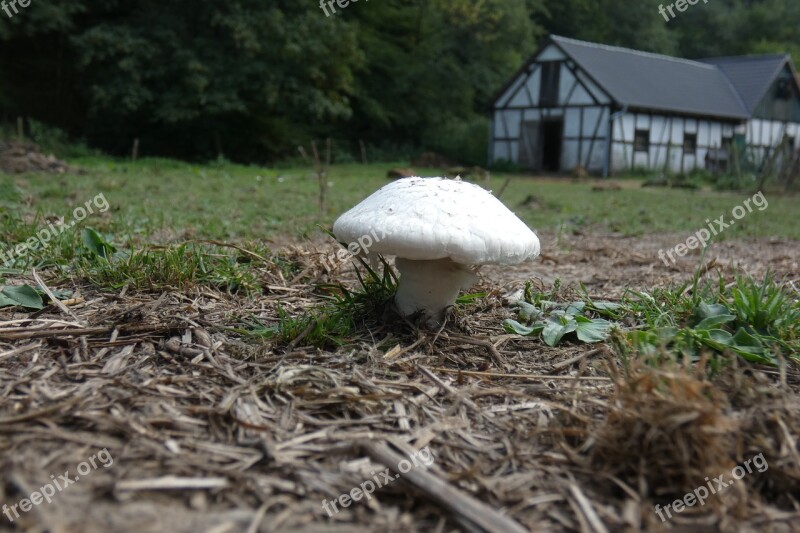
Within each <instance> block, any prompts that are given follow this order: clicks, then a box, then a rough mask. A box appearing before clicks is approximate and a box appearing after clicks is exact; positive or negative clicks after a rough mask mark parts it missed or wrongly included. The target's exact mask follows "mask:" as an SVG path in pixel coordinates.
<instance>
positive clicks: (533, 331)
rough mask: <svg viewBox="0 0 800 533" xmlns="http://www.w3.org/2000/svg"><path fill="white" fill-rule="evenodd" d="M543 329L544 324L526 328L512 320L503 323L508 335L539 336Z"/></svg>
mask: <svg viewBox="0 0 800 533" xmlns="http://www.w3.org/2000/svg"><path fill="white" fill-rule="evenodd" d="M543 327H544V326H543V325H542V324H534V325H533V326H525V325H522V324H520V323H519V322H517V321H516V320H511V319H508V320H504V321H503V329H505V330H506V332H507V333H516V334H517V335H538V334H539V333H540V332H541V331H542V328H543Z"/></svg>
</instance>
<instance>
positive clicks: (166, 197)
mask: <svg viewBox="0 0 800 533" xmlns="http://www.w3.org/2000/svg"><path fill="white" fill-rule="evenodd" d="M73 163H74V164H75V165H77V166H80V167H82V168H84V169H85V171H86V172H85V174H81V175H62V176H49V175H41V176H37V175H28V176H19V177H11V176H0V205H2V206H3V207H4V208H5V209H7V210H10V211H11V212H12V213H14V212H16V213H18V214H20V215H22V216H23V220H25V221H29V222H30V221H31V220H32V217H33V216H34V215H35V214H36V213H41V214H44V215H47V216H51V215H56V216H65V217H67V218H69V217H70V213H71V212H72V210H73V209H74V208H75V207H76V206H78V205H81V204H83V203H84V202H85V201H86V200H89V199H91V198H93V197H94V196H95V195H97V194H100V193H103V194H104V195H105V197H106V198H107V199H108V201H109V202H110V204H111V206H112V208H111V216H106V217H96V218H95V219H90V220H88V221H87V224H91V225H92V226H94V227H96V228H97V229H98V230H100V231H102V232H104V233H107V234H108V235H109V236H110V237H111V238H112V240H114V241H115V242H117V243H126V242H128V241H131V240H132V242H134V243H137V244H145V243H147V244H154V243H160V244H163V243H166V242H170V241H176V240H177V241H179V240H182V239H184V238H186V237H193V238H205V239H217V240H228V241H242V240H257V239H275V238H287V237H289V238H302V237H304V236H308V235H309V234H311V233H313V232H315V231H316V225H317V224H323V225H330V224H331V223H332V222H333V220H334V219H335V217H336V216H338V214H340V213H342V212H343V211H344V210H346V209H348V208H349V207H351V206H353V205H355V204H356V203H357V202H358V201H360V200H361V199H363V198H364V197H366V196H367V195H368V194H370V193H371V192H372V191H374V190H376V189H378V188H379V187H381V186H382V185H384V184H385V183H387V180H386V179H385V177H384V176H385V174H386V170H387V169H388V168H390V167H391V166H390V165H384V164H372V165H340V166H334V167H333V168H332V169H331V171H330V175H329V177H328V181H329V184H330V189H329V192H328V209H327V212H326V213H324V214H321V213H320V212H319V210H318V208H317V195H318V185H317V181H316V178H315V176H314V175H313V172H312V171H311V169H309V168H281V169H265V168H257V167H245V166H238V165H233V164H220V165H205V166H199V165H191V164H187V163H181V162H177V161H170V160H144V161H140V162H137V163H131V162H127V161H114V160H110V159H82V160H76V161H74V162H73ZM417 171H418V172H419V173H420V174H422V175H438V174H439V173H440V171H438V170H436V169H417ZM508 177H511V182H510V184H509V186H508V187H507V189H506V190H505V191H504V192H503V195H502V200H503V201H504V202H505V203H506V204H507V205H508V206H509V207H510V208H511V209H512V210H514V211H515V212H516V213H517V214H518V215H519V216H520V217H521V218H522V219H523V220H525V222H527V223H528V224H529V225H530V226H531V227H532V228H533V229H534V230H538V231H541V230H563V231H568V232H569V231H572V230H574V229H581V228H586V227H595V228H602V229H603V230H606V231H613V232H619V233H622V234H624V235H648V234H653V233H662V232H671V233H676V232H677V233H681V232H687V233H688V232H695V231H697V230H698V229H700V228H702V227H705V226H706V225H707V223H706V220H708V219H711V220H713V219H716V218H717V217H719V216H721V215H726V218H730V213H731V209H733V208H734V207H735V206H737V205H739V204H740V203H742V202H743V201H744V200H745V199H747V198H748V197H749V196H750V194H747V193H719V192H712V191H697V190H685V189H664V188H640V187H639V186H638V185H639V184H640V182H639V181H635V180H624V181H622V182H620V183H621V184H622V188H621V189H619V190H599V191H598V190H593V189H594V188H595V186H596V185H597V182H596V181H586V182H581V183H573V182H572V180H571V179H569V178H558V179H544V180H542V179H534V178H529V177H522V176H507V175H495V176H493V177H492V179H491V182H490V183H489V184H488V185H487V186H488V188H490V189H493V190H499V189H500V188H501V187H502V186H503V183H504V181H505V180H506V178H508ZM766 198H767V200H768V202H769V207H768V208H767V209H766V210H764V211H759V210H757V209H756V210H754V211H753V212H752V213H751V214H748V215H747V216H746V217H745V218H744V219H743V220H741V221H739V222H738V223H737V224H736V225H735V226H732V227H731V228H729V229H728V230H726V231H725V233H723V234H722V235H721V236H720V238H721V239H730V238H736V237H757V238H769V237H786V238H792V239H800V208H798V198H797V197H796V196H785V195H783V194H780V193H770V192H767V193H766ZM2 224H3V225H2V226H0V237H5V238H8V237H12V238H11V241H13V240H14V239H16V240H17V242H21V241H22V240H24V238H25V236H26V231H25V228H24V226H20V225H16V226H15V225H14V223H13V222H12V221H10V220H9V218H8V217H3V219H2ZM28 229H29V230H34V229H36V226H35V224H34V225H33V226H30V227H29V228H28ZM12 243H13V242H8V241H7V245H8V244H12Z"/></svg>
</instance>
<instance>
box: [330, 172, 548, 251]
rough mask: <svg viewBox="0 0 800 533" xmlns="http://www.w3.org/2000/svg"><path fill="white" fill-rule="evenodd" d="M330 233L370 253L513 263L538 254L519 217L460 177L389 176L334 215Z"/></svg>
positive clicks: (537, 242)
mask: <svg viewBox="0 0 800 533" xmlns="http://www.w3.org/2000/svg"><path fill="white" fill-rule="evenodd" d="M333 234H334V235H335V236H336V238H337V239H339V240H340V241H343V242H347V243H351V242H363V243H364V244H362V247H364V248H366V250H365V251H366V252H367V253H368V254H370V255H371V254H383V255H395V256H397V257H402V258H405V259H411V260H415V261H422V260H434V259H444V258H450V259H451V260H452V261H454V262H456V263H461V264H464V265H482V264H492V263H494V264H515V263H520V262H522V261H525V260H526V259H530V258H533V257H536V256H537V255H539V239H538V238H537V237H536V234H535V233H533V232H532V231H531V230H530V229H529V228H528V226H526V225H525V223H524V222H522V220H520V219H519V218H518V217H517V216H516V215H515V214H514V213H512V212H511V211H509V209H508V208H507V207H506V206H504V205H503V204H502V202H500V200H498V199H497V198H495V197H494V196H493V195H492V194H491V193H490V192H489V191H487V190H486V189H484V188H482V187H479V186H478V185H474V184H472V183H467V182H465V181H461V180H460V179H455V180H451V179H445V178H418V177H413V178H405V179H401V180H398V181H395V182H392V183H390V184H388V185H386V186H385V187H382V188H381V189H379V190H377V191H376V192H374V193H373V194H372V195H370V196H369V197H368V198H366V199H365V200H364V201H362V202H361V203H360V204H358V205H356V206H355V207H353V208H352V209H350V210H349V211H347V212H346V213H344V214H343V215H342V216H340V217H339V218H338V220H336V222H335V223H334V225H333ZM367 235H371V236H372V237H371V238H370V239H369V240H371V241H373V242H372V244H370V245H366V242H369V240H366V239H365V237H366V236H367ZM359 239H362V240H361V241H359Z"/></svg>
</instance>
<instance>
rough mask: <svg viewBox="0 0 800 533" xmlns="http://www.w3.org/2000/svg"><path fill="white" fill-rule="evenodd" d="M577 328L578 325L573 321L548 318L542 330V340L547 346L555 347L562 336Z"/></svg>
mask: <svg viewBox="0 0 800 533" xmlns="http://www.w3.org/2000/svg"><path fill="white" fill-rule="evenodd" d="M562 318H563V317H562ZM577 327H578V323H577V322H575V320H559V318H557V317H550V318H549V319H548V320H547V324H546V325H545V326H544V329H543V330H542V340H544V342H545V344H547V345H548V346H555V345H556V344H558V341H560V340H561V339H562V338H563V337H564V335H566V334H567V333H572V332H573V331H575V330H576V329H577Z"/></svg>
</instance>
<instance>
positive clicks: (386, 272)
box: [237, 257, 397, 348]
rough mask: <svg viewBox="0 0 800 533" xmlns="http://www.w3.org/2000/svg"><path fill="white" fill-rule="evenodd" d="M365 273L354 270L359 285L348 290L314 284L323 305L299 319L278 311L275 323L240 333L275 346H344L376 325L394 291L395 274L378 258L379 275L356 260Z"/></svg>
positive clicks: (246, 329)
mask: <svg viewBox="0 0 800 533" xmlns="http://www.w3.org/2000/svg"><path fill="white" fill-rule="evenodd" d="M355 259H357V260H358V261H359V262H360V263H361V266H362V267H363V269H364V271H365V273H364V274H362V273H361V271H360V270H356V275H357V276H358V282H359V286H358V288H357V289H356V290H351V289H348V288H347V287H345V286H344V285H341V284H324V285H318V286H317V291H318V294H319V296H320V297H321V298H322V299H323V300H325V303H324V305H322V306H320V308H319V309H316V310H314V311H311V312H307V313H304V314H303V315H302V316H300V317H293V316H291V315H290V314H288V313H286V311H285V310H284V309H283V308H281V307H279V308H278V322H277V324H275V325H273V326H266V325H264V324H262V323H260V322H257V321H256V322H254V323H251V324H250V325H249V326H250V327H248V328H245V329H240V330H237V331H239V332H240V333H243V334H246V335H250V336H257V337H266V338H270V339H274V340H276V341H277V342H278V343H279V344H290V343H298V342H300V341H301V340H302V341H303V342H304V343H306V344H308V345H312V346H317V347H320V348H323V347H337V346H342V345H344V344H347V342H349V340H350V339H351V338H352V336H353V335H355V334H356V333H357V332H358V331H359V330H362V329H364V328H368V327H369V326H371V325H374V324H376V323H377V322H378V321H379V320H380V318H381V317H382V316H383V314H384V312H385V311H386V309H387V306H388V305H389V303H390V302H391V300H392V299H393V298H394V295H395V293H396V292H397V275H396V274H395V273H394V270H393V269H392V267H391V266H390V265H389V264H388V263H387V262H386V260H385V259H383V258H382V257H381V258H380V262H381V264H382V266H383V271H382V273H381V274H379V273H378V272H376V271H375V270H374V269H373V268H372V267H371V266H370V265H369V264H368V263H367V262H366V261H365V260H364V259H362V258H361V257H356V258H355Z"/></svg>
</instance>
